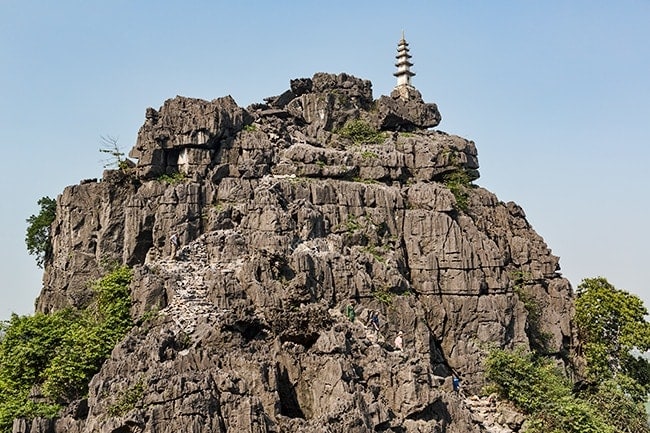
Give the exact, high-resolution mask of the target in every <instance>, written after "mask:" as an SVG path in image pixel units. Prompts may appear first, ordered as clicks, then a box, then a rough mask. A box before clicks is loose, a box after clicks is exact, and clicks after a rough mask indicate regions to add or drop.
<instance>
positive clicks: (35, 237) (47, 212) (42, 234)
mask: <svg viewBox="0 0 650 433" xmlns="http://www.w3.org/2000/svg"><path fill="white" fill-rule="evenodd" d="M37 203H38V205H39V206H40V207H41V210H40V212H39V213H38V215H32V216H30V217H29V218H27V224H28V226H27V234H26V235H25V244H26V245H27V251H28V252H29V254H31V255H33V256H36V264H37V265H38V267H39V268H42V267H43V264H44V263H45V262H46V261H48V260H49V259H50V256H51V255H52V239H51V233H50V226H51V225H52V223H53V222H54V218H55V216H56V200H54V199H51V198H49V197H42V198H40V199H39V200H38V202H37Z"/></svg>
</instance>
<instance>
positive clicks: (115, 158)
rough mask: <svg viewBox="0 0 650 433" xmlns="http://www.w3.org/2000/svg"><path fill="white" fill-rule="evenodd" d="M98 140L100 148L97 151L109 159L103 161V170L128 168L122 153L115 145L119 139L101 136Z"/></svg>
mask: <svg viewBox="0 0 650 433" xmlns="http://www.w3.org/2000/svg"><path fill="white" fill-rule="evenodd" d="M99 138H100V139H101V141H102V147H100V148H99V151H100V152H101V153H106V154H108V155H109V158H108V159H106V160H105V161H104V168H118V169H120V170H125V169H126V168H128V163H127V161H126V158H125V156H124V152H122V150H121V149H120V146H119V145H118V144H117V142H118V141H119V139H118V138H116V137H112V136H110V135H101V136H100V137H99Z"/></svg>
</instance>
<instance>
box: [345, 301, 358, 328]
mask: <svg viewBox="0 0 650 433" xmlns="http://www.w3.org/2000/svg"><path fill="white" fill-rule="evenodd" d="M354 308H355V302H354V299H353V300H351V301H350V303H349V304H348V306H347V307H345V317H347V318H348V320H349V321H350V322H354V319H355V318H356V317H357V312H356V311H355V309H354Z"/></svg>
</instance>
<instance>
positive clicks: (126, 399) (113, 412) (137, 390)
mask: <svg viewBox="0 0 650 433" xmlns="http://www.w3.org/2000/svg"><path fill="white" fill-rule="evenodd" d="M143 394H144V380H142V379H141V380H139V381H138V382H136V383H135V385H133V386H131V387H129V388H128V389H126V390H125V391H124V392H123V393H121V394H120V395H119V397H118V398H117V401H116V402H115V403H113V404H112V405H111V406H110V407H109V408H108V414H109V415H110V416H123V415H125V414H126V413H128V412H129V411H130V410H131V409H133V408H134V407H135V405H136V403H137V402H138V401H139V400H140V399H141V398H142V396H143Z"/></svg>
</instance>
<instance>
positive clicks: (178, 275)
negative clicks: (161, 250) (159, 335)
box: [159, 238, 227, 334]
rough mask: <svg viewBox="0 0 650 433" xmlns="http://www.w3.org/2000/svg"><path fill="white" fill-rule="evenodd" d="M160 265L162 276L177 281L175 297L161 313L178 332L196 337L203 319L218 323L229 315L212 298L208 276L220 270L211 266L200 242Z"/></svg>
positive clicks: (187, 247) (215, 266)
mask: <svg viewBox="0 0 650 433" xmlns="http://www.w3.org/2000/svg"><path fill="white" fill-rule="evenodd" d="M159 265H160V268H161V271H162V272H164V273H167V274H168V275H170V276H174V279H176V287H175V288H174V296H173V297H172V299H171V300H170V302H169V305H168V306H167V307H165V308H164V309H163V310H162V311H161V313H162V314H165V315H166V316H167V317H169V318H170V319H172V320H173V322H174V323H175V328H176V329H174V331H176V332H184V333H185V334H192V333H193V332H194V331H195V329H196V326H197V323H198V321H199V318H200V319H201V320H202V321H207V322H209V323H216V322H218V321H219V319H220V318H221V317H222V316H223V314H224V313H225V312H227V310H225V309H220V308H218V307H217V306H215V305H214V303H213V302H211V301H210V298H209V296H208V295H209V290H210V288H209V287H208V285H207V283H206V278H205V276H206V273H207V272H208V271H210V272H214V271H219V270H220V269H219V266H218V265H217V264H216V263H210V261H209V259H208V252H207V249H206V247H205V244H204V243H203V242H201V239H200V238H199V239H197V240H196V241H194V242H192V243H191V244H189V245H186V246H184V247H183V248H181V249H180V250H179V251H178V253H177V254H176V256H175V257H169V258H165V259H162V260H160V261H159Z"/></svg>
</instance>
